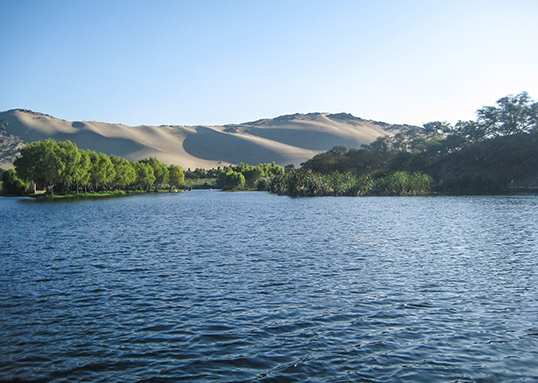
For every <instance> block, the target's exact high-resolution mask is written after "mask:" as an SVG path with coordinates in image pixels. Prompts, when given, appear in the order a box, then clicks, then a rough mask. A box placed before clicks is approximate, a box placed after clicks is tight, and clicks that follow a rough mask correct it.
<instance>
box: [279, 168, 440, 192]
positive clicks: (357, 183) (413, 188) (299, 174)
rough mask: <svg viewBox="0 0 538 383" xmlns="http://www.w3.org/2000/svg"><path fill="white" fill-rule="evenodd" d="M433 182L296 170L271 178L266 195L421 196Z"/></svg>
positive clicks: (407, 176)
mask: <svg viewBox="0 0 538 383" xmlns="http://www.w3.org/2000/svg"><path fill="white" fill-rule="evenodd" d="M432 185H433V180H432V179H431V177H429V176H428V175H426V174H423V173H407V172H395V173H389V174H388V175H386V176H382V177H380V178H377V179H374V178H373V177H372V176H370V175H365V174H358V173H352V172H345V173H339V172H332V173H325V174H324V173H318V172H314V171H312V170H310V169H299V170H294V171H290V172H288V173H286V174H285V175H282V176H277V177H274V178H273V179H272V180H271V183H270V186H269V191H270V192H271V193H275V194H285V195H290V196H294V197H308V196H364V195H421V194H426V193H428V192H429V191H430V189H431V187H432Z"/></svg>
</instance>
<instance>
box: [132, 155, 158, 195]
mask: <svg viewBox="0 0 538 383" xmlns="http://www.w3.org/2000/svg"><path fill="white" fill-rule="evenodd" d="M133 167H134V169H135V171H136V179H135V185H136V187H137V188H140V189H142V188H145V189H146V190H149V189H150V188H151V185H153V183H154V182H155V174H154V173H153V167H152V166H151V165H150V164H147V163H145V162H142V161H139V162H134V163H133Z"/></svg>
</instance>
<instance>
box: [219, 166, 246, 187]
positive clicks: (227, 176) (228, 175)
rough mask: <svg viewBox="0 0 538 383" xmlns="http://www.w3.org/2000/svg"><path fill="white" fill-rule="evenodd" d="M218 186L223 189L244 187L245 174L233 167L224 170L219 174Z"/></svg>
mask: <svg viewBox="0 0 538 383" xmlns="http://www.w3.org/2000/svg"><path fill="white" fill-rule="evenodd" d="M217 187H218V188H220V189H222V190H230V189H242V188H244V187H245V176H243V174H241V173H239V172H236V171H234V170H233V169H231V168H228V169H226V170H222V171H221V172H220V173H219V175H218V176H217Z"/></svg>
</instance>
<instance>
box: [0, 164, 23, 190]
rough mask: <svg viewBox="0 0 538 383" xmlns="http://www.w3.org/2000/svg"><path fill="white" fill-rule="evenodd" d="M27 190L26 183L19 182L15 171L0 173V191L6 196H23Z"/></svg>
mask: <svg viewBox="0 0 538 383" xmlns="http://www.w3.org/2000/svg"><path fill="white" fill-rule="evenodd" d="M26 190H28V183H27V182H24V181H23V180H21V179H20V178H19V176H18V174H17V171H16V170H15V169H9V170H6V171H3V172H2V191H3V192H4V193H6V194H12V195H23V194H24V192H26Z"/></svg>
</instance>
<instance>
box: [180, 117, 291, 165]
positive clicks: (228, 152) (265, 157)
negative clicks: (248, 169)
mask: <svg viewBox="0 0 538 383" xmlns="http://www.w3.org/2000/svg"><path fill="white" fill-rule="evenodd" d="M183 148H184V149H185V151H186V152H187V153H189V154H190V155H192V156H194V157H198V158H202V159H204V160H210V161H222V162H229V163H232V164H238V163H240V162H243V163H246V164H251V165H258V164H260V163H268V162H272V161H275V162H277V163H288V162H292V161H293V158H291V157H290V156H287V155H285V154H283V153H279V152H276V151H274V150H270V149H267V148H264V147H263V146H260V145H257V144H256V143H253V142H250V141H247V140H245V139H243V138H241V137H238V136H234V135H231V134H225V133H221V132H217V131H215V130H213V129H210V128H206V127H203V126H199V127H197V128H196V134H190V135H188V136H187V137H186V138H185V141H183Z"/></svg>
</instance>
